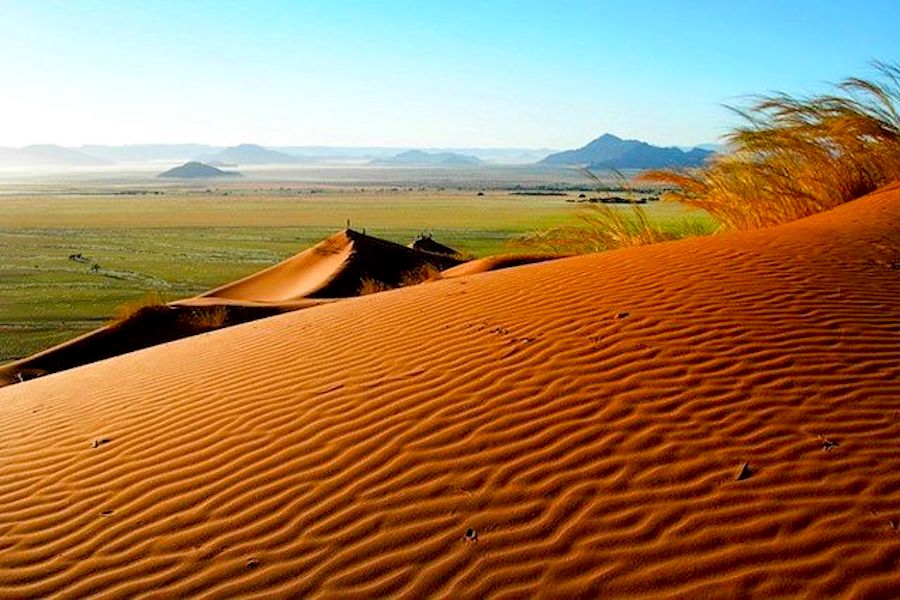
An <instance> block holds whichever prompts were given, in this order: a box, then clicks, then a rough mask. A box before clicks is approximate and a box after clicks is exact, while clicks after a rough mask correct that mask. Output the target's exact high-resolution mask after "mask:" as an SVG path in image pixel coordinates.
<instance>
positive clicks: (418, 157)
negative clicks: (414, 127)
mask: <svg viewBox="0 0 900 600" xmlns="http://www.w3.org/2000/svg"><path fill="white" fill-rule="evenodd" d="M370 164H373V165H403V166H434V167H456V166H471V165H480V164H481V160H480V159H478V158H476V157H474V156H470V155H468V154H456V153H455V152H434V153H432V152H422V151H421V150H407V151H406V152H401V153H400V154H397V155H394V156H392V157H390V158H379V159H376V160H373V161H372V162H371V163H370Z"/></svg>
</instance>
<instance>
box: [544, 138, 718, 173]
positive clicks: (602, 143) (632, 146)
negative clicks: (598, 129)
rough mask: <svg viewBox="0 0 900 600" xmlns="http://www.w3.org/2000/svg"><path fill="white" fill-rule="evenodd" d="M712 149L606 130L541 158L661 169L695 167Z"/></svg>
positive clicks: (552, 161)
mask: <svg viewBox="0 0 900 600" xmlns="http://www.w3.org/2000/svg"><path fill="white" fill-rule="evenodd" d="M712 154H713V152H710V151H709V150H703V149H700V148H694V149H692V150H690V151H688V152H684V151H683V150H679V149H678V148H674V147H673V148H661V147H659V146H653V145H650V144H648V143H647V142H642V141H639V140H623V139H621V138H618V137H616V136H614V135H612V134H610V133H606V134H604V135H602V136H600V137H598V138H597V139H595V140H594V141H592V142H591V143H589V144H588V145H586V146H583V147H581V148H578V149H577V150H566V151H564V152H557V153H556V154H551V155H549V156H547V157H546V158H544V159H543V160H542V161H540V163H539V164H543V165H581V166H587V167H591V168H597V169H603V168H607V169H610V168H612V169H662V168H666V167H696V166H700V165H702V164H703V162H704V161H705V160H706V159H707V158H709V157H710V156H711V155H712Z"/></svg>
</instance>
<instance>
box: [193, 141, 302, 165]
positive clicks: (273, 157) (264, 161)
mask: <svg viewBox="0 0 900 600" xmlns="http://www.w3.org/2000/svg"><path fill="white" fill-rule="evenodd" d="M202 160H203V161H204V162H221V163H226V164H238V165H278V164H292V163H298V162H304V158H303V157H300V156H296V155H293V154H287V153H285V152H279V151H277V150H269V149H268V148H263V147H262V146H258V145H257V144H240V145H239V146H230V147H228V148H225V149H223V150H220V151H219V152H216V153H215V154H210V155H208V156H204V157H203V158H202Z"/></svg>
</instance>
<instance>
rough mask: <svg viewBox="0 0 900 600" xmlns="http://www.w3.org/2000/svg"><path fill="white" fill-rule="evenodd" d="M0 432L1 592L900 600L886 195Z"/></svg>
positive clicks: (514, 276)
mask: <svg viewBox="0 0 900 600" xmlns="http://www.w3.org/2000/svg"><path fill="white" fill-rule="evenodd" d="M275 292H276V290H273V294H272V296H273V297H277V298H286V297H290V296H292V295H293V294H294V290H277V293H275ZM235 293H236V292H235ZM0 431H2V432H3V434H2V437H0V596H2V597H4V598H34V597H43V596H50V595H58V596H60V597H70V598H81V597H86V596H91V595H96V596H102V597H113V598H115V597H131V596H135V595H140V594H147V595H153V596H156V597H185V596H193V595H202V596H208V597H234V596H237V595H251V596H279V597H321V598H325V597H336V596H339V597H359V598H373V597H423V596H427V595H433V596H438V597H446V598H463V597H471V598H487V597H491V598H515V597H523V596H538V597H548V598H549V597H588V598H598V597H602V598H616V597H622V598H624V597H628V598H634V597H639V598H661V597H681V598H704V597H705V598H713V597H715V598H723V597H757V598H772V597H785V596H793V597H797V596H799V597H808V598H838V597H845V598H890V597H900V570H898V569H900V444H898V443H897V440H898V439H900V187H898V186H893V187H891V188H890V189H887V190H885V191H882V192H879V193H876V194H873V195H871V196H869V197H866V198H864V199H861V200H858V201H856V202H853V203H850V204H848V205H845V206H843V207H841V208H839V209H836V210H834V211H832V212H830V213H826V214H822V215H818V216H816V217H812V218H809V219H805V220H803V221H799V222H797V223H794V224H791V225H787V226H782V227H778V228H772V229H769V230H763V231H758V232H751V233H744V234H736V235H727V236H724V235H723V236H717V237H712V238H704V239H696V240H690V241H685V242H675V243H668V244H661V245H658V246H652V247H645V248H635V249H627V250H621V251H616V252H609V253H605V254H601V255H594V256H585V257H576V258H568V259H562V260H559V261H554V262H552V263H542V264H536V265H527V266H523V267H519V268H514V269H505V270H501V271H497V272H493V273H488V274H482V275H478V276H474V277H459V278H453V279H448V280H445V281H437V282H433V283H429V284H427V285H424V286H415V287H410V288H407V289H401V290H396V291H391V292H387V293H384V294H377V295H372V296H364V297H359V298H353V299H348V300H343V301H341V302H337V303H333V304H327V305H324V306H319V307H315V308H312V309H309V310H302V311H297V312H292V313H289V314H286V315H281V316H276V317H271V318H268V319H263V320H260V321H255V322H253V323H248V324H245V325H240V326H237V327H233V328H229V329H226V330H222V331H217V332H213V333H210V334H206V335H201V336H196V337H192V338H188V339H184V340H180V341H178V342H173V343H170V344H165V345H161V346H156V347H154V348H150V349H147V350H143V351H141V352H136V353H132V354H128V355H125V356H121V357H118V358H114V359H110V360H107V361H103V362H99V363H95V364H93V365H89V366H85V367H81V368H77V369H73V370H70V371H67V372H65V373H59V374H56V375H49V376H47V377H44V378H40V379H37V380H34V381H29V382H26V383H24V384H21V385H15V386H10V387H7V388H3V389H0ZM744 465H747V468H746V469H744ZM739 475H741V476H740V477H739Z"/></svg>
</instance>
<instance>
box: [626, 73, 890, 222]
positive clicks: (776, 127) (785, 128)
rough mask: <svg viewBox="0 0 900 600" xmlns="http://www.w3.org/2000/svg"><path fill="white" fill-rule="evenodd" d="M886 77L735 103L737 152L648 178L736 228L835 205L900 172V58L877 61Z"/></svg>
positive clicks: (732, 138)
mask: <svg viewBox="0 0 900 600" xmlns="http://www.w3.org/2000/svg"><path fill="white" fill-rule="evenodd" d="M873 65H874V67H875V69H876V71H877V73H878V74H879V75H880V78H879V79H878V80H867V79H861V78H858V77H851V78H848V79H846V80H844V81H843V82H841V83H839V84H837V85H836V86H834V89H833V93H831V94H820V95H815V96H809V97H799V98H798V97H793V96H790V95H787V94H783V93H776V94H771V95H763V96H756V97H754V98H753V101H752V103H751V104H750V106H749V107H747V108H732V109H731V110H732V111H733V112H735V113H736V114H737V115H738V116H739V117H740V118H741V119H742V120H743V121H744V125H743V126H741V127H738V128H736V129H735V130H734V131H733V132H732V133H731V134H729V135H727V136H726V138H725V139H726V141H727V142H728V145H729V146H730V147H731V149H732V151H731V152H730V153H729V154H727V155H722V156H719V157H717V158H715V159H713V160H712V161H711V162H710V163H708V164H707V165H706V166H705V167H702V168H699V169H693V170H681V171H678V170H661V171H651V172H648V173H645V174H643V176H642V178H643V179H646V180H651V181H656V182H664V183H667V184H672V185H675V186H676V187H677V188H678V189H677V190H676V191H673V192H669V193H668V194H666V196H665V197H666V198H667V199H674V200H677V201H679V202H681V203H684V204H687V205H689V206H694V207H697V208H701V209H703V210H705V211H706V212H708V213H709V214H711V215H712V216H713V217H714V218H715V219H717V220H718V221H719V222H720V223H721V224H722V225H723V226H724V227H725V228H728V229H738V230H741V229H755V228H759V227H766V226H770V225H777V224H779V223H785V222H788V221H793V220H795V219H799V218H802V217H805V216H808V215H811V214H814V213H817V212H821V211H824V210H828V209H830V208H834V207H835V206H838V205H840V204H842V203H844V202H848V201H850V200H853V199H855V198H858V197H860V196H863V195H865V194H867V193H869V192H872V191H874V190H876V189H878V188H879V187H882V186H884V185H886V184H888V183H890V182H892V181H895V180H897V179H900V66H898V65H891V64H886V63H883V62H874V63H873Z"/></svg>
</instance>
